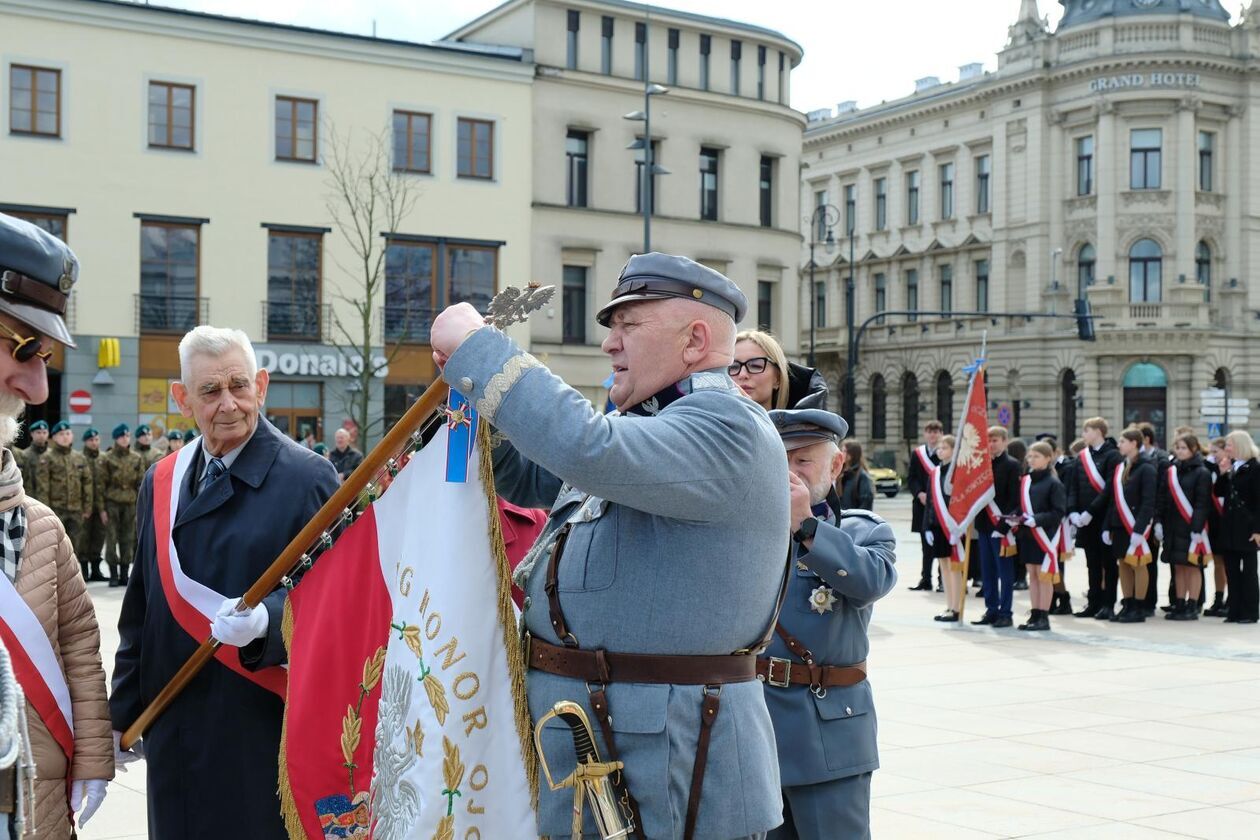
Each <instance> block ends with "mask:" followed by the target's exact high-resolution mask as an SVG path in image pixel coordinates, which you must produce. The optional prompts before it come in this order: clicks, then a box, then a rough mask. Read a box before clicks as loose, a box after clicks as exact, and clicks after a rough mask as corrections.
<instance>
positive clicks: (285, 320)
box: [266, 230, 323, 341]
mask: <svg viewBox="0 0 1260 840" xmlns="http://www.w3.org/2000/svg"><path fill="white" fill-rule="evenodd" d="M322 243H323V236H322V235H321V234H318V233H287V232H279V231H274V230H273V231H271V232H270V234H269V235H268V237H267V303H266V309H267V339H268V340H273V339H305V340H309V341H319V340H320V338H321V330H320V321H321V319H320V305H319V304H320V300H319V294H320V274H321V262H322V257H321V253H320V252H321V250H322V248H321V245H322Z"/></svg>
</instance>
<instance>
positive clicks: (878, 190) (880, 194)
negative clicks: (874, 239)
mask: <svg viewBox="0 0 1260 840" xmlns="http://www.w3.org/2000/svg"><path fill="white" fill-rule="evenodd" d="M887 229H888V179H887V178H876V179H875V230H887Z"/></svg>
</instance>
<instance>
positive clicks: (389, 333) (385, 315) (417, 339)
mask: <svg viewBox="0 0 1260 840" xmlns="http://www.w3.org/2000/svg"><path fill="white" fill-rule="evenodd" d="M435 314H436V313H435V312H434V311H433V308H432V307H429V306H410V305H407V304H394V305H389V306H385V307H382V309H381V319H382V322H383V324H384V334H385V340H386V341H390V342H399V343H403V344H428V343H429V328H430V327H431V326H433V317H434V315H435Z"/></svg>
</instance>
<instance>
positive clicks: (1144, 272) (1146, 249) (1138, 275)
mask: <svg viewBox="0 0 1260 840" xmlns="http://www.w3.org/2000/svg"><path fill="white" fill-rule="evenodd" d="M1163 257H1164V252H1163V250H1162V249H1160V247H1159V243H1157V242H1155V241H1154V240H1152V239H1139V240H1138V241H1137V242H1134V243H1133V247H1132V248H1130V249H1129V300H1131V301H1132V302H1134V303H1156V302H1158V301H1159V299H1160V280H1161V272H1162V269H1163Z"/></svg>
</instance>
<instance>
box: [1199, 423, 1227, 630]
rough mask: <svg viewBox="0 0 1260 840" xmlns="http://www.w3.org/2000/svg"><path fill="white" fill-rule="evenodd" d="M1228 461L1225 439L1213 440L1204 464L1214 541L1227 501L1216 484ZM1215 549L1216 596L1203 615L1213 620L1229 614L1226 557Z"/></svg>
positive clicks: (1209, 520)
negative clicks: (1209, 486)
mask: <svg viewBox="0 0 1260 840" xmlns="http://www.w3.org/2000/svg"><path fill="white" fill-rule="evenodd" d="M1227 459H1228V456H1227V455H1226V454H1225V438H1223V437H1222V438H1213V440H1212V442H1211V443H1209V444H1208V456H1207V458H1206V459H1205V462H1204V465H1205V466H1206V467H1207V468H1208V472H1209V473H1211V474H1212V509H1211V510H1210V511H1209V512H1208V533H1209V534H1210V535H1211V536H1212V538H1213V539H1216V538H1217V535H1218V534H1220V533H1221V514H1222V513H1224V512H1225V500H1224V499H1223V498H1221V497H1220V496H1219V495H1217V493H1216V482H1217V480H1218V479H1219V478H1220V477H1221V463H1222V462H1223V461H1226V460H1227ZM1213 548H1215V549H1216V551H1214V552H1213V553H1212V584H1213V586H1214V587H1215V592H1216V594H1215V595H1214V596H1213V597H1212V606H1210V607H1208V608H1207V609H1205V610H1204V611H1203V614H1204V615H1206V616H1211V617H1212V618H1224V617H1225V616H1226V614H1227V610H1226V607H1225V596H1226V594H1227V592H1228V586H1227V584H1228V576H1227V575H1226V574H1225V555H1224V554H1222V553H1221V551H1220V546H1219V545H1216V546H1213ZM1200 600H1201V599H1200Z"/></svg>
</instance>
